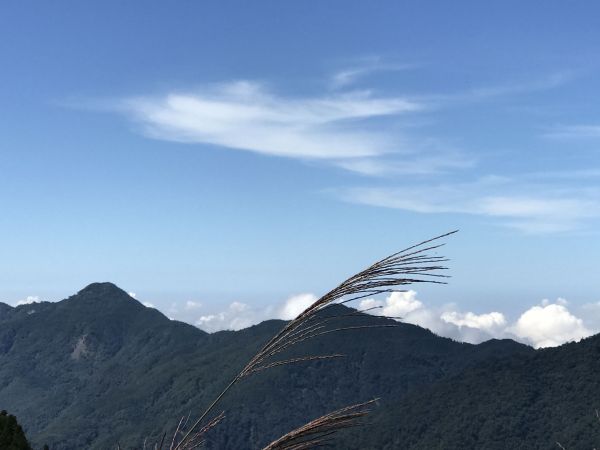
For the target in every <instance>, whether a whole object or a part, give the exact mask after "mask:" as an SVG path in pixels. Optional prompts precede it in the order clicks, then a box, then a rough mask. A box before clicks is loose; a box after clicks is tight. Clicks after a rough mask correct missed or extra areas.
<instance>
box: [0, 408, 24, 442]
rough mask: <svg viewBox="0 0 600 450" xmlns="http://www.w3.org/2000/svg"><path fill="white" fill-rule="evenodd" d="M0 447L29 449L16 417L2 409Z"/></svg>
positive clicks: (0, 416) (0, 415) (0, 412)
mask: <svg viewBox="0 0 600 450" xmlns="http://www.w3.org/2000/svg"><path fill="white" fill-rule="evenodd" d="M0 449H2V450H31V447H30V446H29V443H28V442H27V438H26V437H25V433H23V429H22V428H21V425H19V423H18V422H17V418H16V417H15V416H13V415H12V414H8V413H7V412H6V411H4V410H2V411H0Z"/></svg>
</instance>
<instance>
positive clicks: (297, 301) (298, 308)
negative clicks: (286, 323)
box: [277, 294, 317, 320]
mask: <svg viewBox="0 0 600 450" xmlns="http://www.w3.org/2000/svg"><path fill="white" fill-rule="evenodd" d="M316 301H317V297H316V296H315V295H314V294H299V295H294V296H292V297H290V298H288V299H287V300H286V301H285V303H284V304H283V306H282V307H281V308H279V310H278V313H277V318H278V319H283V320H292V319H294V318H295V317H297V316H298V315H299V314H300V313H301V312H302V311H304V310H305V309H306V308H308V307H309V306H310V305H312V304H313V303H314V302H316Z"/></svg>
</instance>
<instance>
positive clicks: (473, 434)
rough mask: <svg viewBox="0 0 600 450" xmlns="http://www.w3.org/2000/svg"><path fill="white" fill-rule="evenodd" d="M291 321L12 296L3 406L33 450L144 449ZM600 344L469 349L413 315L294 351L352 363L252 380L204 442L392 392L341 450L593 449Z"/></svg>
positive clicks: (100, 294)
mask: <svg viewBox="0 0 600 450" xmlns="http://www.w3.org/2000/svg"><path fill="white" fill-rule="evenodd" d="M337 308H345V307H343V306H339V307H337ZM344 321H345V322H344V323H345V324H348V325H352V324H354V323H360V324H382V323H393V322H391V321H389V322H388V320H387V319H382V318H377V317H371V316H368V317H365V316H362V315H360V316H354V317H348V318H345V319H344ZM282 326H283V322H282V321H276V320H270V321H266V322H263V323H261V324H260V325H257V326H253V327H250V328H248V329H245V330H242V331H238V332H219V333H214V334H207V333H205V332H203V331H201V330H199V329H197V328H195V327H193V326H190V325H187V324H184V323H180V322H176V321H171V320H169V319H167V318H166V317H165V316H163V315H162V314H161V313H160V312H158V311H156V310H154V309H151V308H146V307H144V306H143V305H142V304H140V303H139V302H138V301H136V300H135V299H132V298H131V297H130V296H129V295H128V294H127V293H126V292H124V291H122V290H121V289H119V288H117V287H116V286H114V285H112V284H110V283H94V284H92V285H90V286H88V287H86V288H85V289H83V290H81V291H80V292H79V293H78V294H76V295H74V296H72V297H69V298H68V299H66V300H63V301H61V302H57V303H39V304H33V305H23V306H19V307H15V308H11V307H8V306H7V305H2V304H0V409H6V410H9V411H11V413H12V414H15V415H16V416H17V417H19V421H20V423H21V424H22V425H23V427H24V429H25V432H26V434H27V436H28V438H29V440H30V442H32V444H33V445H34V448H41V446H42V445H43V444H45V443H48V444H49V445H50V448H51V449H82V448H96V449H107V448H114V446H116V444H117V442H118V443H120V445H121V447H122V448H140V447H141V446H142V444H143V442H144V439H145V438H148V442H153V440H154V439H156V438H157V437H159V436H161V435H162V433H163V432H167V433H168V434H170V433H172V431H173V430H174V429H175V427H176V424H177V422H178V421H179V419H180V417H181V416H183V415H187V414H188V413H191V415H192V417H193V416H194V415H197V414H198V413H200V412H201V411H202V409H203V406H206V405H207V404H208V403H209V402H210V400H212V399H213V398H214V397H215V395H216V394H218V392H219V391H220V390H221V389H222V388H223V387H224V386H225V384H226V383H227V382H228V381H230V379H231V378H232V377H233V376H234V375H235V373H237V371H239V369H240V368H241V367H242V366H243V365H244V364H245V362H246V361H247V360H248V359H249V357H250V356H252V354H253V353H254V352H255V351H256V350H257V348H258V347H259V346H261V345H262V344H263V343H264V342H266V341H267V340H268V339H269V338H270V337H271V336H272V335H273V334H274V333H275V332H277V331H278V330H279V329H280V328H281V327H282ZM598 341H599V340H598V339H597V338H590V339H587V340H585V341H584V342H582V343H579V344H570V345H567V346H563V347H561V348H558V349H550V350H543V351H534V350H533V349H531V348H530V347H527V346H524V345H521V344H517V343H515V342H513V341H509V340H504V341H489V342H487V343H484V344H480V345H470V344H464V343H458V342H454V341H452V340H450V339H446V338H441V337H439V336H436V335H434V334H433V333H431V332H429V331H427V330H424V329H422V328H419V327H417V326H414V325H409V324H399V326H397V327H393V328H374V329H366V330H354V331H343V332H339V333H331V334H327V335H324V336H321V337H320V338H318V339H315V340H312V341H309V342H307V343H305V344H303V345H304V347H303V348H300V347H299V348H298V349H296V352H297V353H298V354H323V353H331V352H336V353H342V354H344V355H346V356H345V358H342V359H338V360H332V361H316V362H309V363H302V364H296V365H291V366H286V367H277V368H273V369H270V370H266V371H263V372H260V373H258V374H256V375H254V376H252V377H250V378H248V379H245V380H243V381H242V382H241V383H240V384H239V385H237V386H236V387H235V388H234V389H233V390H232V391H231V392H230V393H229V394H228V395H227V396H226V397H225V399H224V402H223V403H222V405H221V409H223V410H225V413H226V418H225V420H224V421H223V422H222V423H221V424H219V426H218V427H216V428H215V429H214V430H212V431H211V433H210V435H209V438H208V442H207V446H208V447H209V448H221V449H223V448H227V449H240V450H243V449H254V448H262V447H261V446H264V445H265V444H266V443H268V442H270V441H271V440H273V439H274V438H276V437H278V436H280V435H282V434H284V433H285V432H287V431H289V430H291V429H292V428H294V427H296V426H299V425H301V424H303V423H305V422H307V421H308V420H310V419H313V418H315V417H317V416H319V415H321V414H324V413H326V412H329V411H332V410H334V409H336V408H339V407H342V406H346V405H349V404H353V403H357V402H361V401H366V400H370V399H372V398H380V399H381V400H379V401H378V406H377V408H376V410H375V412H374V413H373V414H372V415H371V417H370V419H369V420H368V422H369V424H368V425H367V426H365V427H363V428H361V429H357V430H353V431H352V432H351V433H345V434H344V435H340V439H339V440H337V441H336V442H337V445H338V447H339V448H428V449H431V448H446V449H452V448H461V449H463V448H556V447H555V443H554V442H555V441H556V440H560V441H561V442H562V443H563V444H565V445H567V447H568V448H569V449H571V448H592V447H590V446H589V445H588V443H589V442H592V440H593V438H594V437H595V436H600V424H597V425H598V426H597V427H595V425H596V424H594V420H595V416H594V409H595V408H596V407H598V406H600V395H599V394H600V382H599V381H598V380H600V377H598V373H600V372H599V371H598V367H597V366H598V356H599V355H600V343H599V342H598ZM596 402H598V403H599V405H596V404H595V403H596ZM219 411H220V410H219ZM503 442H510V445H502V443H503ZM520 445H521V446H520ZM586 445H587V447H585V446H586Z"/></svg>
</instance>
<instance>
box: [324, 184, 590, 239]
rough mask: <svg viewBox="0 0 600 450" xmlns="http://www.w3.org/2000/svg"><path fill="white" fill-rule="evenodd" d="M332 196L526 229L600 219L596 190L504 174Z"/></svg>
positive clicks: (548, 230)
mask: <svg viewBox="0 0 600 450" xmlns="http://www.w3.org/2000/svg"><path fill="white" fill-rule="evenodd" d="M334 194H335V195H337V196H338V197H339V198H341V199H343V200H345V201H349V202H354V203H360V204H365V205H370V206H379V207H385V208H395V209H401V210H405V211H411V212H418V213H424V214H436V213H437V214H440V213H441V214H468V215H477V216H483V217H490V218H497V219H500V221H501V222H500V223H501V224H502V225H504V226H508V227H512V228H516V229H519V230H521V231H524V232H527V233H553V232H564V231H570V230H574V229H578V228H581V227H583V226H584V225H585V224H586V222H587V221H589V220H591V219H597V218H599V217H600V200H599V199H600V195H599V192H598V190H594V189H558V188H556V187H554V186H552V185H543V184H539V185H530V184H525V183H520V182H518V181H515V180H512V179H508V178H501V177H489V178H483V179H480V180H478V181H475V182H470V183H466V182H462V183H461V182H456V183H450V182H448V183H438V184H429V183H428V184H415V183H411V184H410V185H402V186H394V187H357V188H348V189H342V190H337V191H334Z"/></svg>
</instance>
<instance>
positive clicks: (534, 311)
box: [184, 290, 600, 348]
mask: <svg viewBox="0 0 600 450" xmlns="http://www.w3.org/2000/svg"><path fill="white" fill-rule="evenodd" d="M315 300H317V297H316V296H315V295H314V294H308V293H305V294H299V295H294V296H292V297H290V298H288V299H286V300H285V301H283V302H281V303H280V304H278V305H275V306H268V307H264V308H256V307H252V306H250V305H248V304H245V303H241V302H233V303H231V304H230V305H229V306H228V307H227V308H226V309H225V310H223V311H219V312H216V313H210V314H201V307H200V306H198V307H196V306H195V307H194V308H191V309H190V308H188V306H187V305H186V306H184V309H185V319H184V320H186V321H188V322H191V323H194V324H195V325H196V326H198V327H199V328H201V329H203V330H204V331H207V332H211V333H212V332H215V331H220V330H240V329H242V328H246V327H249V326H251V325H255V324H258V323H260V322H262V321H264V320H267V319H282V320H291V319H293V318H294V317H296V316H297V315H298V314H300V313H301V312H302V311H303V310H304V309H305V308H307V307H308V306H309V305H310V304H312V303H313V302H314V301H315ZM189 303H190V302H188V304H189ZM192 303H194V302H192ZM194 305H196V303H194ZM353 306H354V307H356V308H357V309H360V310H364V311H367V312H368V313H369V314H373V315H380V316H387V317H393V318H395V319H396V320H399V321H402V322H405V323H410V324H414V325H418V326H420V327H423V328H427V329H429V330H431V331H432V332H434V333H436V334H438V335H440V336H444V337H449V338H452V339H455V340H457V341H462V342H470V343H474V344H475V343H480V342H483V341H486V340H489V339H493V338H496V339H505V338H508V339H514V340H516V341H519V342H523V343H525V344H528V345H531V346H533V347H535V348H541V347H555V346H557V345H561V344H564V343H566V342H570V341H578V340H580V339H582V338H584V337H587V336H591V335H592V334H594V333H596V332H598V331H600V327H599V326H598V325H600V302H598V303H589V304H586V305H583V306H581V307H579V308H576V310H575V311H571V310H570V309H569V304H568V302H567V301H566V300H564V299H562V298H558V299H557V300H555V301H553V302H551V301H549V300H543V301H542V302H541V303H540V304H538V305H533V306H531V307H530V308H529V309H527V310H525V311H524V312H522V313H521V314H520V315H519V316H518V317H517V318H516V319H515V320H512V321H511V320H509V318H508V317H507V316H506V315H505V314H504V313H502V312H499V311H489V312H484V313H481V314H477V313H474V312H471V311H466V312H465V311H461V310H460V309H459V308H458V307H457V306H456V305H455V304H447V305H443V306H438V307H430V306H427V305H425V304H424V303H423V302H422V301H421V300H419V299H418V298H417V293H416V292H415V291H413V290H409V291H406V292H394V293H391V294H390V295H388V296H387V297H385V298H382V299H375V298H366V299H363V300H361V301H360V302H359V303H358V304H355V305H353ZM194 311H198V315H197V316H195V317H194V316H193V315H191V314H190V313H192V312H194ZM578 315H581V316H582V317H584V318H585V320H584V319H582V318H580V317H578Z"/></svg>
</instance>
